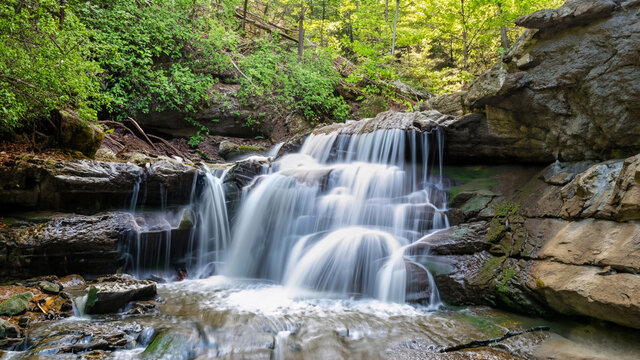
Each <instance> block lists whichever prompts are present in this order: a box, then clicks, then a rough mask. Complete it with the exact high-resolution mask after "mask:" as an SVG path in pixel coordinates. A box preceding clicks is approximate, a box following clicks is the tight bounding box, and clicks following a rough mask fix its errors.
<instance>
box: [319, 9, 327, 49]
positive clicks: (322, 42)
mask: <svg viewBox="0 0 640 360" xmlns="http://www.w3.org/2000/svg"><path fill="white" fill-rule="evenodd" d="M326 2H327V0H322V23H321V25H320V46H324V16H325V8H326V6H325V5H326Z"/></svg>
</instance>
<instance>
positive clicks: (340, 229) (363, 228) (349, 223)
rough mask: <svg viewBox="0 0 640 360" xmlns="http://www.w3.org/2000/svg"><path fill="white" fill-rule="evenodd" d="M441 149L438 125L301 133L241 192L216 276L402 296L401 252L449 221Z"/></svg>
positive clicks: (389, 297) (400, 298) (383, 297)
mask: <svg viewBox="0 0 640 360" xmlns="http://www.w3.org/2000/svg"><path fill="white" fill-rule="evenodd" d="M442 146H443V139H442V135H441V133H440V132H439V131H438V130H434V131H433V132H432V133H430V134H429V133H421V132H418V131H405V130H399V129H383V130H377V131H373V132H370V133H365V134H354V135H349V134H341V133H337V132H334V133H330V134H317V135H310V136H309V137H308V138H307V139H306V141H305V142H304V144H303V146H302V148H301V150H300V151H299V153H298V154H292V155H286V156H284V157H282V158H281V159H279V160H278V161H276V162H275V163H274V164H273V166H272V172H271V173H269V174H265V175H262V176H261V177H260V178H259V179H258V180H257V182H256V183H255V184H253V185H252V188H251V190H250V191H249V192H248V193H247V194H245V196H244V198H243V201H242V205H241V207H240V209H239V212H238V215H237V221H236V222H235V224H234V230H233V233H232V242H231V248H230V250H229V252H228V256H227V257H226V267H225V270H224V274H225V275H227V276H232V277H245V278H261V279H269V280H272V281H276V282H279V283H283V284H285V285H287V286H290V287H295V288H303V289H309V290H314V291H323V292H330V293H334V294H340V295H347V296H351V295H357V296H367V297H375V298H379V299H381V300H385V301H395V302H403V301H404V300H405V292H406V277H407V271H406V263H407V262H408V261H409V260H408V259H406V258H405V257H404V249H405V248H406V247H407V246H408V245H410V244H411V243H413V242H415V241H417V240H418V239H420V238H421V237H422V236H424V235H426V234H429V233H431V232H433V231H435V230H437V229H442V228H445V227H448V221H447V217H446V215H445V211H446V195H445V192H444V191H443V190H442V177H441V174H442V169H441V167H442ZM432 164H435V165H436V166H438V167H439V168H438V170H439V171H438V175H437V176H434V175H433V174H432V167H433V165H432ZM417 265H418V266H414V267H413V268H418V269H423V271H425V272H427V276H429V277H430V278H431V275H430V274H428V270H427V269H426V268H425V267H424V266H423V265H420V264H417ZM431 284H433V282H431ZM430 302H431V303H432V305H435V303H437V302H439V300H438V297H437V289H435V286H433V285H432V286H431V296H430Z"/></svg>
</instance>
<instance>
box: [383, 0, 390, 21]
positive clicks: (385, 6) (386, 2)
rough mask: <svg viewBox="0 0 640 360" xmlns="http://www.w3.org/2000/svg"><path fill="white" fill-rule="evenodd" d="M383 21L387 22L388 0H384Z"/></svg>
mask: <svg viewBox="0 0 640 360" xmlns="http://www.w3.org/2000/svg"><path fill="white" fill-rule="evenodd" d="M384 22H389V0H384Z"/></svg>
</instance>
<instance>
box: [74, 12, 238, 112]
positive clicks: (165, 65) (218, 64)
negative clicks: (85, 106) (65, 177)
mask: <svg viewBox="0 0 640 360" xmlns="http://www.w3.org/2000/svg"><path fill="white" fill-rule="evenodd" d="M222 5H226V6H222V7H221V8H218V7H216V6H215V3H212V2H210V1H206V0H149V1H144V2H141V1H137V0H106V1H105V0H100V1H98V0H90V1H85V2H79V3H78V4H77V7H76V9H77V10H76V11H77V13H78V16H79V18H80V19H81V20H82V21H83V22H84V23H85V24H86V26H87V27H89V28H91V29H93V34H92V37H93V39H94V43H95V48H94V56H95V58H96V60H97V61H98V62H99V63H100V65H101V66H102V67H103V68H104V69H105V76H104V79H103V82H102V85H103V91H104V92H105V93H106V94H107V95H108V96H109V97H110V98H112V102H111V104H110V110H111V113H112V114H113V115H114V116H115V117H116V118H123V117H127V116H137V115H139V114H147V113H150V112H160V111H164V110H178V111H181V112H184V113H187V114H188V113H194V112H196V111H197V110H198V108H199V106H200V105H201V104H202V103H203V102H204V101H205V100H207V98H208V94H207V90H208V89H209V88H210V87H211V86H212V85H213V84H214V83H215V81H216V77H215V75H216V74H219V73H221V72H222V71H224V70H225V69H227V68H228V67H229V66H230V63H229V59H228V56H227V55H226V51H227V49H230V48H233V46H234V44H235V42H236V37H235V35H234V33H230V32H227V31H226V29H225V27H224V26H223V24H224V22H223V21H224V19H226V18H227V17H228V16H229V15H228V12H229V10H230V7H229V6H228V5H229V4H226V3H224V2H223V4H222Z"/></svg>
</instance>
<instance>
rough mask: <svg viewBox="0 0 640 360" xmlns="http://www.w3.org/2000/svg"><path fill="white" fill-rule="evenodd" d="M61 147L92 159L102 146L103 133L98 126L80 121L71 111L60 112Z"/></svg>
mask: <svg viewBox="0 0 640 360" xmlns="http://www.w3.org/2000/svg"><path fill="white" fill-rule="evenodd" d="M58 113H59V118H60V133H59V139H60V142H61V145H62V146H63V147H64V148H67V149H69V150H75V151H79V152H81V153H82V154H83V155H84V156H87V157H90V158H92V157H94V156H95V154H96V151H98V149H99V148H100V145H102V140H104V132H103V131H102V129H100V128H99V127H98V126H96V125H94V124H92V123H89V122H88V121H86V120H82V119H81V118H80V116H78V114H76V113H75V112H74V111H72V110H60V111H59V112H58Z"/></svg>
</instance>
